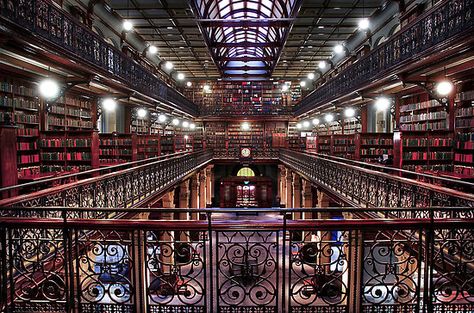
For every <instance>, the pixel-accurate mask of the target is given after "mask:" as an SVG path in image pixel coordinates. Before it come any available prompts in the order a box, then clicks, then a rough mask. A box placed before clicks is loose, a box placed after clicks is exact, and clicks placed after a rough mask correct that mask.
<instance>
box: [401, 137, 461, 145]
mask: <svg viewBox="0 0 474 313" xmlns="http://www.w3.org/2000/svg"><path fill="white" fill-rule="evenodd" d="M402 145H403V146H404V147H428V146H430V147H451V146H452V145H453V140H452V139H451V138H430V139H428V138H404V139H403V140H402Z"/></svg>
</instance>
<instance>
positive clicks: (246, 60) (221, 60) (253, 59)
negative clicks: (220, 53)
mask: <svg viewBox="0 0 474 313" xmlns="http://www.w3.org/2000/svg"><path fill="white" fill-rule="evenodd" d="M273 60H274V58H273V57H270V56H264V57H258V56H255V57H247V56H246V57H239V56H234V57H217V58H216V62H225V61H242V62H250V61H273Z"/></svg>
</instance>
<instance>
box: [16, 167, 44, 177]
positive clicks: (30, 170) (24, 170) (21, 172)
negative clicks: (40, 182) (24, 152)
mask: <svg viewBox="0 0 474 313" xmlns="http://www.w3.org/2000/svg"><path fill="white" fill-rule="evenodd" d="M39 173H40V167H39V165H35V166H26V167H20V168H18V178H22V177H26V176H37V175H39Z"/></svg>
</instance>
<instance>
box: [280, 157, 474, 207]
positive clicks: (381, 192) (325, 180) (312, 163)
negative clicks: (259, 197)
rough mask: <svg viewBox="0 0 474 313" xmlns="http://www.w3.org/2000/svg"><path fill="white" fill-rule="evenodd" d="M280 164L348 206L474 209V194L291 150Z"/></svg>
mask: <svg viewBox="0 0 474 313" xmlns="http://www.w3.org/2000/svg"><path fill="white" fill-rule="evenodd" d="M280 161H281V162H282V163H283V164H286V165H287V166H289V167H290V168H292V169H294V170H296V171H297V172H299V173H300V174H301V175H303V176H304V177H306V178H307V179H308V180H310V181H312V182H314V183H315V184H317V185H319V186H321V187H322V188H325V189H326V190H327V191H330V192H333V193H335V194H336V195H337V196H338V197H339V198H342V199H344V200H345V201H346V202H347V203H348V204H351V205H354V206H367V207H368V206H374V207H407V208H412V207H418V208H419V207H432V206H439V207H451V206H460V207H474V195H473V194H472V193H465V192H461V191H458V190H454V189H449V188H444V187H439V186H436V185H433V184H428V183H423V182H419V181H416V180H413V179H407V178H403V177H399V176H396V175H390V174H388V173H383V172H379V171H375V170H371V169H367V168H362V167H359V166H354V165H350V164H347V162H341V161H336V160H331V159H328V158H322V157H319V156H315V155H310V154H306V153H302V152H297V151H291V150H286V149H283V150H280Z"/></svg>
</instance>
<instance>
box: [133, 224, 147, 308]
mask: <svg viewBox="0 0 474 313" xmlns="http://www.w3.org/2000/svg"><path fill="white" fill-rule="evenodd" d="M145 239H146V230H143V231H142V230H134V231H133V232H132V247H133V250H134V251H133V256H134V261H135V266H134V268H133V271H134V278H135V291H136V297H135V309H136V311H135V312H136V313H145V312H148V311H147V310H148V307H147V304H148V301H147V279H146V275H147V267H146V264H147V260H146V250H145V248H144V247H145Z"/></svg>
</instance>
